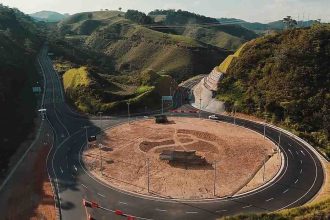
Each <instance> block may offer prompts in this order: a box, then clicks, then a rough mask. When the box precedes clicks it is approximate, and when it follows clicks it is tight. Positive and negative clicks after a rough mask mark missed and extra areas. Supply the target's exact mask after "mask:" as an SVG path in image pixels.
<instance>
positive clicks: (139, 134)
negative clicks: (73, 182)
mask: <svg viewBox="0 0 330 220" xmlns="http://www.w3.org/2000/svg"><path fill="white" fill-rule="evenodd" d="M166 150H177V151H196V155H197V156H200V157H201V158H203V159H205V161H206V162H205V163H203V164H195V165H190V164H180V163H178V164H173V163H169V161H167V160H161V159H160V154H161V153H162V152H163V151H166ZM101 155H102V169H101V160H100V158H101ZM82 158H83V161H84V163H85V166H86V167H87V168H88V169H89V171H90V172H91V173H92V174H94V175H95V176H97V177H98V178H99V179H101V180H102V181H104V182H106V183H107V184H109V185H111V186H113V187H116V188H119V189H121V190H125V191H129V192H133V193H139V194H145V195H153V196H161V197H167V198H178V199H205V198H215V197H223V196H232V195H234V194H237V193H239V192H244V191H247V190H251V189H252V188H255V187H258V186H260V185H262V184H263V183H264V182H267V181H269V180H270V179H272V178H273V177H274V176H275V175H276V173H277V172H278V170H279V168H280V165H281V157H280V156H278V153H276V146H275V145H274V144H273V143H272V142H271V141H269V140H268V139H264V138H263V136H262V135H260V134H257V133H255V132H253V131H250V130H248V129H245V128H242V127H238V126H235V125H231V124H227V123H222V122H216V121H211V120H205V119H204V120H201V119H198V118H180V117H173V118H169V123H167V124H156V123H155V120H154V119H147V120H140V121H134V122H131V123H130V124H128V123H127V124H123V125H119V126H117V127H114V128H112V129H110V130H107V131H106V132H105V133H104V134H103V135H101V136H100V137H98V141H97V143H94V144H93V145H91V146H90V147H88V149H87V150H85V151H84V153H83V155H82ZM147 161H149V163H148V162H147ZM264 162H265V164H266V165H265V176H264V172H263V170H264V168H263V164H264ZM148 164H149V166H148ZM215 164H216V169H215ZM148 167H149V192H148ZM261 171H262V172H261ZM215 174H216V178H214V177H215ZM214 180H215V195H214Z"/></svg>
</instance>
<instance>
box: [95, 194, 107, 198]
mask: <svg viewBox="0 0 330 220" xmlns="http://www.w3.org/2000/svg"><path fill="white" fill-rule="evenodd" d="M97 195H99V196H101V197H103V198H105V195H103V194H101V193H97Z"/></svg>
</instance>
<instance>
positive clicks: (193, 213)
mask: <svg viewBox="0 0 330 220" xmlns="http://www.w3.org/2000/svg"><path fill="white" fill-rule="evenodd" d="M186 213H187V214H197V213H198V212H186Z"/></svg>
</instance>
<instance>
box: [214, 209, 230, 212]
mask: <svg viewBox="0 0 330 220" xmlns="http://www.w3.org/2000/svg"><path fill="white" fill-rule="evenodd" d="M215 212H227V210H226V209H223V210H218V211H215Z"/></svg>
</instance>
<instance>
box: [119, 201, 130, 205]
mask: <svg viewBox="0 0 330 220" xmlns="http://www.w3.org/2000/svg"><path fill="white" fill-rule="evenodd" d="M119 204H123V205H128V204H127V203H126V202H119Z"/></svg>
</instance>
